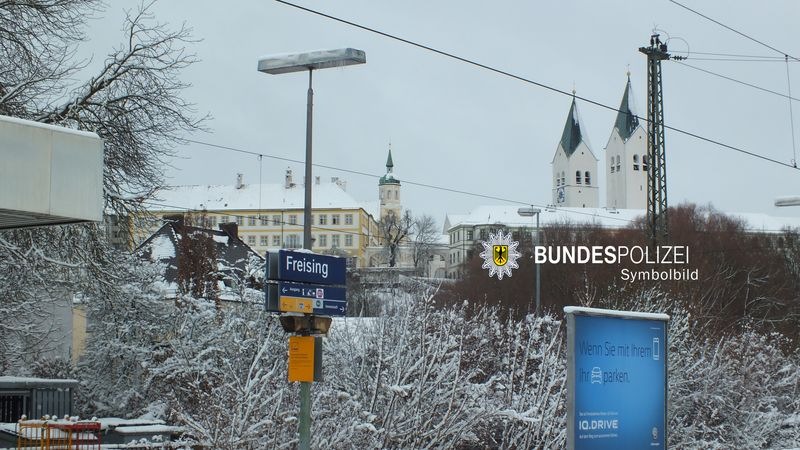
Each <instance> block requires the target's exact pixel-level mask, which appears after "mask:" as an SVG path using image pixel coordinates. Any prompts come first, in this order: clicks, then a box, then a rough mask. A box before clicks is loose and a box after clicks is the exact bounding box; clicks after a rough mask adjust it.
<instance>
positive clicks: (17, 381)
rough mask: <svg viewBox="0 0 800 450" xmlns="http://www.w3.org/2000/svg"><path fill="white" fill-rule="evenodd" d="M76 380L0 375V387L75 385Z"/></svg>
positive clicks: (76, 383)
mask: <svg viewBox="0 0 800 450" xmlns="http://www.w3.org/2000/svg"><path fill="white" fill-rule="evenodd" d="M77 386H78V380H73V379H53V378H34V377H11V376H2V377H0V389H14V388H17V389H18V388H29V387H59V388H65V387H77Z"/></svg>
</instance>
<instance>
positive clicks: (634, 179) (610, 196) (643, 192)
mask: <svg viewBox="0 0 800 450" xmlns="http://www.w3.org/2000/svg"><path fill="white" fill-rule="evenodd" d="M605 155H606V157H605V165H606V169H605V171H606V204H607V206H608V207H609V208H618V209H644V208H646V207H647V171H646V170H645V165H644V164H643V161H644V160H643V159H642V158H643V157H646V155H647V133H646V132H645V130H644V128H642V127H641V126H640V127H638V128H636V130H635V131H634V132H633V134H632V135H631V137H630V138H629V139H628V140H627V141H623V139H622V138H621V137H620V135H619V132H618V131H617V129H616V128H615V129H614V130H613V131H612V132H611V137H610V138H609V140H608V144H607V145H606V149H605ZM634 157H635V160H634ZM618 159H619V163H617V160H618ZM645 160H646V158H645ZM612 170H613V172H612Z"/></svg>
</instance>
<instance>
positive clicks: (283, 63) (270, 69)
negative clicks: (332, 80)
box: [258, 48, 367, 250]
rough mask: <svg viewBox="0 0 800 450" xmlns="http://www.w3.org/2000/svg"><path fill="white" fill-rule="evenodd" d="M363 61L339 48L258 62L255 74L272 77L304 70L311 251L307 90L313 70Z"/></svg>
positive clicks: (307, 241) (306, 226)
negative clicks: (261, 73)
mask: <svg viewBox="0 0 800 450" xmlns="http://www.w3.org/2000/svg"><path fill="white" fill-rule="evenodd" d="M366 62H367V55H366V53H364V52H363V51H362V50H356V49H354V48H341V49H336V50H318V51H313V52H306V53H289V54H282V55H271V56H264V57H261V58H259V60H258V71H259V72H264V73H268V74H272V75H279V74H282V73H292V72H305V71H308V101H307V105H306V162H305V169H306V170H305V183H303V184H304V185H305V202H304V209H303V248H305V249H307V250H311V186H312V183H313V178H311V165H312V164H311V141H312V133H311V124H312V119H313V117H312V116H313V110H314V90H313V89H312V87H311V79H312V73H313V72H314V70H318V69H327V68H329V67H344V66H352V65H355V64H364V63H366Z"/></svg>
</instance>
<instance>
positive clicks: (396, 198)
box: [378, 144, 402, 219]
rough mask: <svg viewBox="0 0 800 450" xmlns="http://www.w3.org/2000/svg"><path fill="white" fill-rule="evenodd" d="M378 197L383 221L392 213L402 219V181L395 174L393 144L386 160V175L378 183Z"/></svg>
mask: <svg viewBox="0 0 800 450" xmlns="http://www.w3.org/2000/svg"><path fill="white" fill-rule="evenodd" d="M378 195H379V197H380V201H381V208H380V216H381V219H383V218H384V217H386V215H388V214H390V213H392V214H394V215H395V216H397V217H400V213H401V210H402V206H401V204H400V180H399V179H398V178H397V177H396V176H395V174H394V162H393V161H392V145H391V144H389V157H388V158H386V174H385V175H384V176H382V177H381V179H380V180H379V181H378Z"/></svg>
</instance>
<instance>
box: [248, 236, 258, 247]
mask: <svg viewBox="0 0 800 450" xmlns="http://www.w3.org/2000/svg"><path fill="white" fill-rule="evenodd" d="M247 245H256V237H255V236H247Z"/></svg>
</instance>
